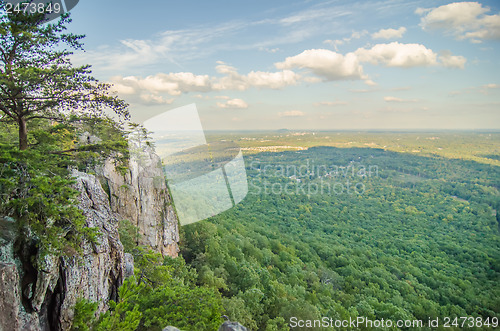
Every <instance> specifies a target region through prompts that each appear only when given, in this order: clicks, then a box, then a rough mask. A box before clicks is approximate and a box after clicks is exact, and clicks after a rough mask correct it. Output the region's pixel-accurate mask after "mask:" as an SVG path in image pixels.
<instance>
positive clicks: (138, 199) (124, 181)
mask: <svg viewBox="0 0 500 331" xmlns="http://www.w3.org/2000/svg"><path fill="white" fill-rule="evenodd" d="M135 144H136V147H135V148H134V150H132V151H131V157H130V162H129V168H128V171H127V172H126V173H125V174H120V173H118V172H117V171H116V169H115V165H114V162H113V160H112V159H109V160H108V161H107V162H106V163H105V166H104V167H103V170H102V176H103V177H104V180H105V182H106V183H105V186H107V187H108V188H109V195H110V204H111V208H112V209H113V211H114V212H116V213H118V214H119V215H120V217H122V218H123V219H127V220H129V221H130V222H131V223H132V224H133V225H135V226H136V227H138V229H139V234H140V236H139V237H140V238H139V244H141V245H145V246H147V247H151V248H152V249H153V250H155V251H157V252H159V253H161V254H163V255H164V256H165V255H169V256H172V257H176V256H177V255H178V252H179V246H178V242H179V229H178V221H177V216H176V215H175V212H174V209H173V206H172V201H171V198H170V195H169V193H168V189H167V185H166V183H165V176H164V173H163V170H162V166H161V159H160V157H159V156H158V155H156V154H155V153H154V151H153V150H152V148H151V147H149V146H148V145H146V144H144V143H140V142H136V143H135Z"/></svg>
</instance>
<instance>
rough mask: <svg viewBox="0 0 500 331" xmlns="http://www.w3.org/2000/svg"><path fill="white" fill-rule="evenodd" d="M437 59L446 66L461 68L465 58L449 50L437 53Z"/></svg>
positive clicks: (465, 60) (463, 65)
mask: <svg viewBox="0 0 500 331" xmlns="http://www.w3.org/2000/svg"><path fill="white" fill-rule="evenodd" d="M439 61H440V62H441V64H442V65H443V66H445V67H447V68H459V69H463V68H464V67H465V62H467V59H466V58H465V57H463V56H461V55H457V56H456V55H452V54H451V52H450V51H442V52H441V54H440V55H439Z"/></svg>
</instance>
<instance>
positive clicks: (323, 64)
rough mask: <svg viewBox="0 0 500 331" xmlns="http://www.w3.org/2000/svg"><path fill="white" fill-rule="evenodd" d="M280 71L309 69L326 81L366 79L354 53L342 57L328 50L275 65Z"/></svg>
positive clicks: (294, 57) (313, 50)
mask: <svg viewBox="0 0 500 331" xmlns="http://www.w3.org/2000/svg"><path fill="white" fill-rule="evenodd" d="M275 66H276V68H278V69H292V68H301V69H309V70H310V71H312V72H313V73H314V74H316V75H318V76H320V77H323V78H325V79H326V80H342V79H364V78H366V77H365V76H364V75H363V68H362V66H361V65H360V64H359V61H358V57H357V56H356V55H355V54H354V53H347V54H346V55H342V54H339V53H336V52H333V51H330V50H327V49H309V50H305V51H303V52H302V53H300V54H298V55H295V56H291V57H287V58H286V59H285V61H283V62H278V63H276V64H275Z"/></svg>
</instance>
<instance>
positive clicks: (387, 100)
mask: <svg viewBox="0 0 500 331" xmlns="http://www.w3.org/2000/svg"><path fill="white" fill-rule="evenodd" d="M384 101H385V102H398V103H404V102H417V100H416V99H401V98H397V97H390V96H389V97H384Z"/></svg>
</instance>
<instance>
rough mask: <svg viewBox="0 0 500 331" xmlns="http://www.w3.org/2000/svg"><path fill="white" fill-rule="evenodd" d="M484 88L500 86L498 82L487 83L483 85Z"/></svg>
mask: <svg viewBox="0 0 500 331" xmlns="http://www.w3.org/2000/svg"><path fill="white" fill-rule="evenodd" d="M482 87H483V88H500V85H498V84H486V85H483V86H482Z"/></svg>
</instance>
